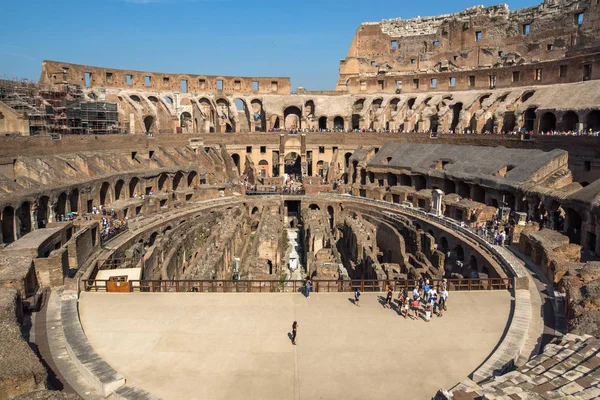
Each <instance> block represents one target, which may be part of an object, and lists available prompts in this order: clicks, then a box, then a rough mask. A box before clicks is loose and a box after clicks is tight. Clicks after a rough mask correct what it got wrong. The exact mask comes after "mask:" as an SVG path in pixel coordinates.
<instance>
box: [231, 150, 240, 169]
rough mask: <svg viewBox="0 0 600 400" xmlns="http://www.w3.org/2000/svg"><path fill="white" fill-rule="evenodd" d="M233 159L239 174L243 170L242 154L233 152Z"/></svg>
mask: <svg viewBox="0 0 600 400" xmlns="http://www.w3.org/2000/svg"><path fill="white" fill-rule="evenodd" d="M231 159H232V160H233V164H234V165H235V167H236V168H237V172H238V174H239V173H241V170H240V155H239V154H237V153H233V154H232V155H231Z"/></svg>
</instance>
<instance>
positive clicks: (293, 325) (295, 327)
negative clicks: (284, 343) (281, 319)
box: [292, 321, 299, 346]
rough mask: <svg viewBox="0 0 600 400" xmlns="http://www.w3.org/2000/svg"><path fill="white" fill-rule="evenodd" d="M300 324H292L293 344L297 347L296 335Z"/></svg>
mask: <svg viewBox="0 0 600 400" xmlns="http://www.w3.org/2000/svg"><path fill="white" fill-rule="evenodd" d="M298 326H299V324H298V322H297V321H294V323H293V324H292V344H293V345H294V346H295V345H296V333H297V332H298Z"/></svg>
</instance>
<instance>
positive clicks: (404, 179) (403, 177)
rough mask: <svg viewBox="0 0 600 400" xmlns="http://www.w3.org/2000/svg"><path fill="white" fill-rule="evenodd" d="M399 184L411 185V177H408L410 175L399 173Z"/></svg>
mask: <svg viewBox="0 0 600 400" xmlns="http://www.w3.org/2000/svg"><path fill="white" fill-rule="evenodd" d="M400 185H402V186H412V178H411V177H410V175H406V174H401V175H400Z"/></svg>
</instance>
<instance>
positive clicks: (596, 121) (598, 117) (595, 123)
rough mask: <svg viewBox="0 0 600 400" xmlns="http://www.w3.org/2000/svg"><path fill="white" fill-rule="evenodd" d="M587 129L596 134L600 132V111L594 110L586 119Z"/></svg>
mask: <svg viewBox="0 0 600 400" xmlns="http://www.w3.org/2000/svg"><path fill="white" fill-rule="evenodd" d="M586 125H587V129H591V130H592V131H594V132H597V131H600V110H593V111H590V113H589V114H588V115H587V117H586Z"/></svg>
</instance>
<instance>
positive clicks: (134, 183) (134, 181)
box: [129, 178, 140, 197]
mask: <svg viewBox="0 0 600 400" xmlns="http://www.w3.org/2000/svg"><path fill="white" fill-rule="evenodd" d="M139 182H140V180H139V179H138V178H131V181H129V197H135V196H136V195H137V194H138V193H137V192H138V184H139Z"/></svg>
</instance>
